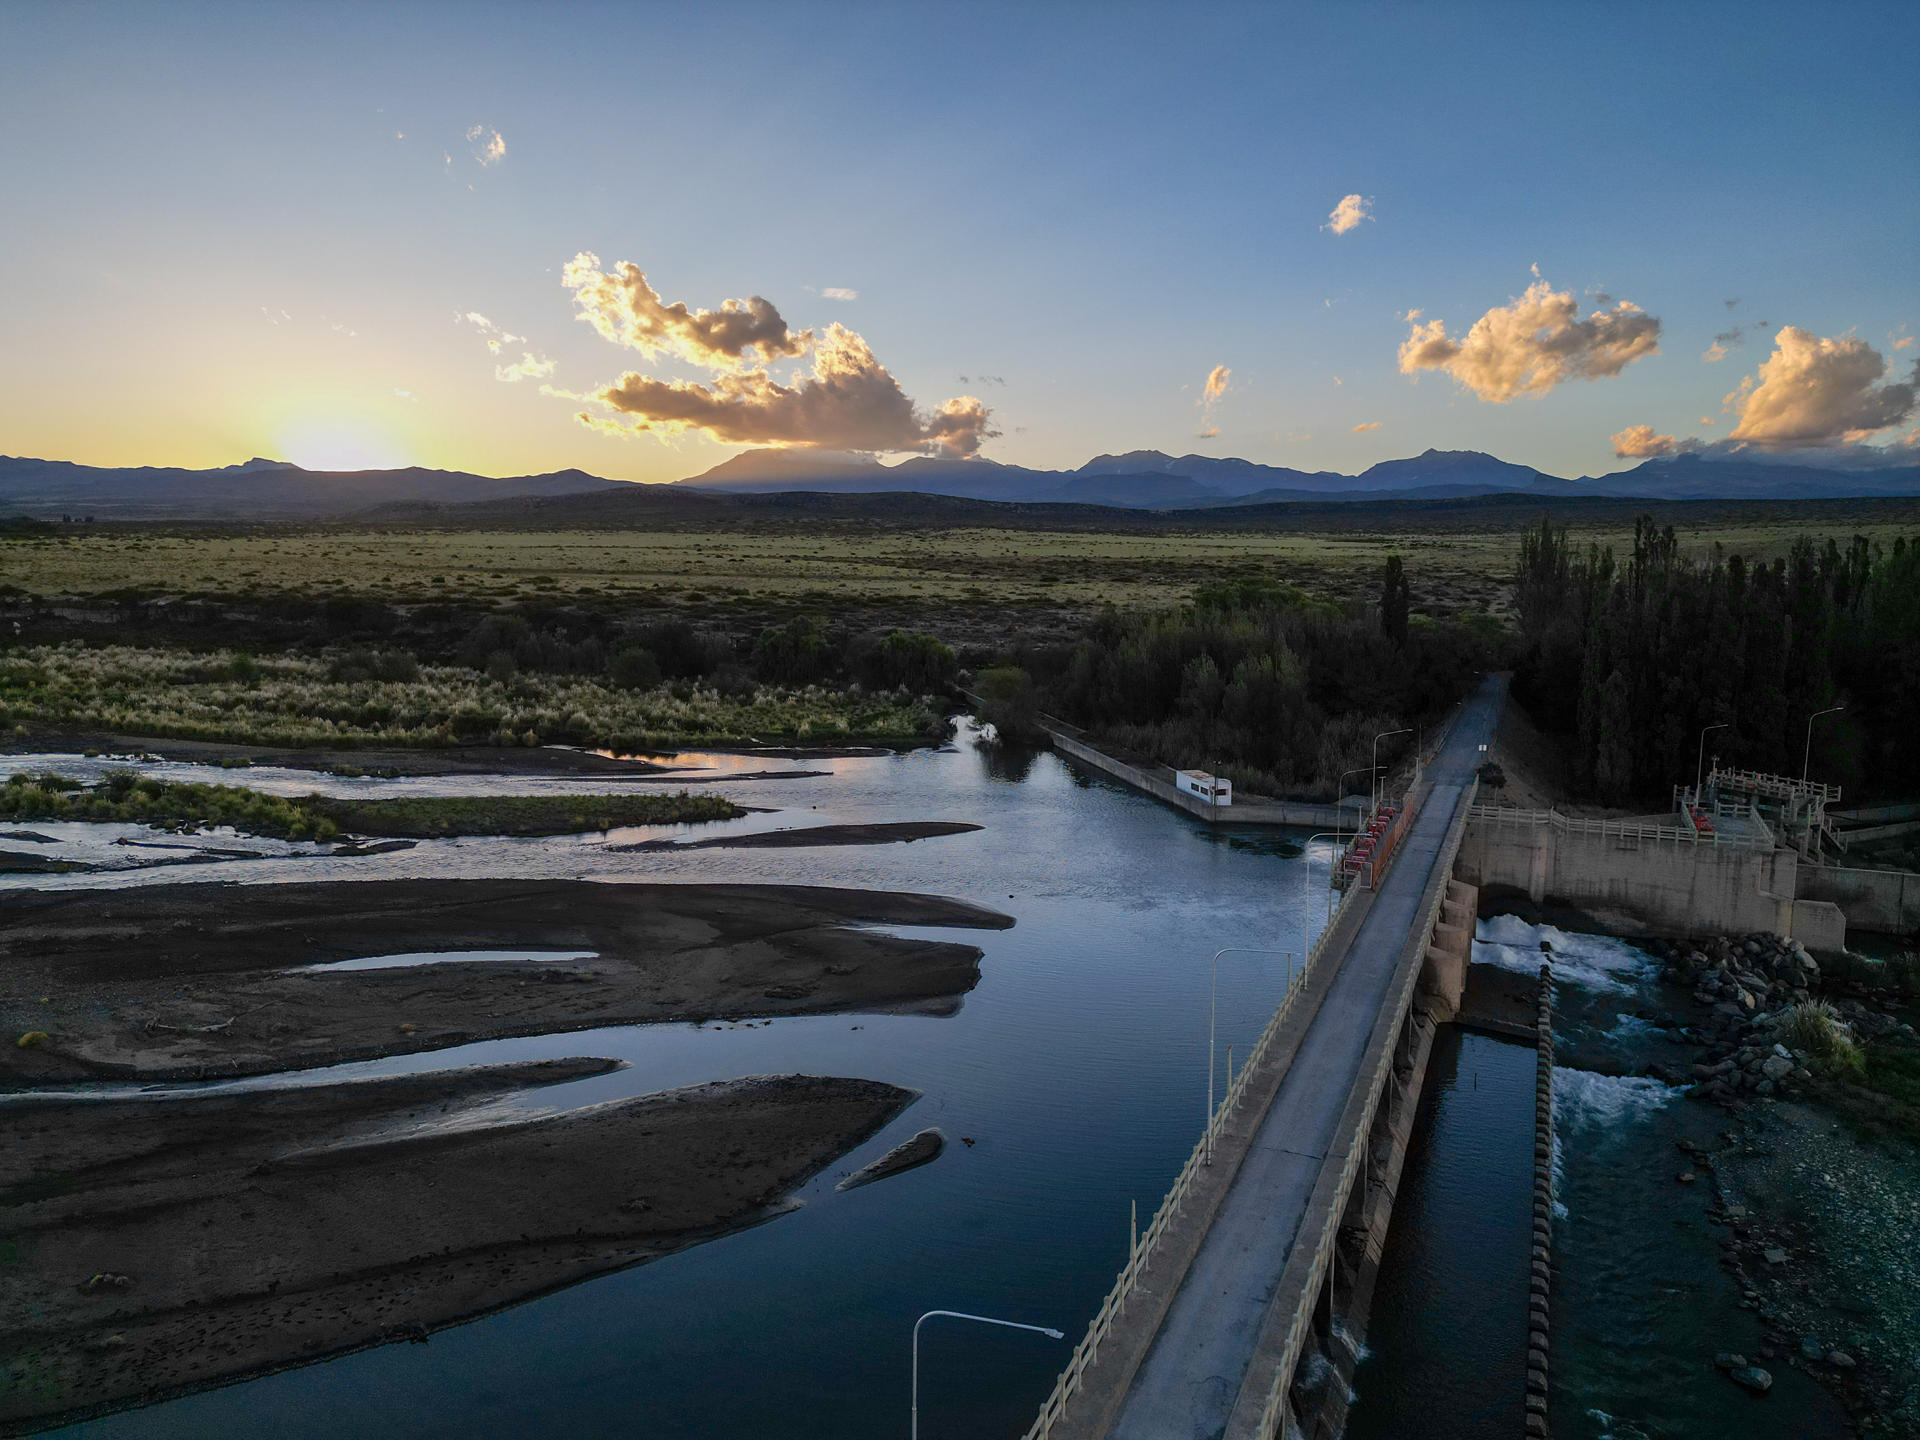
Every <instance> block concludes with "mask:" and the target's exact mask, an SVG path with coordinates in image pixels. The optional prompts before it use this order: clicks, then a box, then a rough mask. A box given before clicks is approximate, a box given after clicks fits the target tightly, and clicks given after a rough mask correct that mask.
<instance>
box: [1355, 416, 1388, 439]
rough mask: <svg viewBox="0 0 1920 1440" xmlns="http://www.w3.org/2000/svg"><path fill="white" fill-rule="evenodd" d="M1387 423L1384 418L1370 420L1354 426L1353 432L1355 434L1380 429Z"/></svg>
mask: <svg viewBox="0 0 1920 1440" xmlns="http://www.w3.org/2000/svg"><path fill="white" fill-rule="evenodd" d="M1386 423H1387V422H1386V421H1384V420H1368V421H1365V422H1363V423H1362V424H1359V425H1356V426H1354V427H1353V433H1354V434H1355V435H1363V434H1365V433H1366V432H1367V431H1369V430H1378V429H1379V428H1380V427H1381V426H1382V425H1384V424H1386Z"/></svg>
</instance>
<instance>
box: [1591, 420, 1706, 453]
mask: <svg viewBox="0 0 1920 1440" xmlns="http://www.w3.org/2000/svg"><path fill="white" fill-rule="evenodd" d="M1700 448H1701V445H1700V442H1699V441H1698V440H1676V439H1674V437H1673V436H1671V435H1656V434H1655V433H1654V431H1653V427H1652V426H1651V425H1629V426H1628V427H1627V428H1626V429H1625V430H1621V431H1617V432H1616V433H1615V434H1614V436H1613V453H1614V454H1615V455H1617V456H1619V457H1620V458H1621V459H1622V460H1651V459H1653V458H1655V457H1656V456H1660V455H1691V454H1693V453H1694V452H1695V451H1697V450H1699V449H1700Z"/></svg>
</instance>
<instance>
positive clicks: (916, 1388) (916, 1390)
mask: <svg viewBox="0 0 1920 1440" xmlns="http://www.w3.org/2000/svg"><path fill="white" fill-rule="evenodd" d="M936 1315H945V1316H948V1317H949V1318H951V1319H954V1320H977V1321H979V1322H980V1324H982V1325H1004V1326H1006V1327H1007V1328H1008V1329H1009V1330H1031V1331H1033V1332H1034V1334H1036V1335H1045V1336H1046V1337H1047V1338H1048V1339H1049V1340H1064V1339H1066V1338H1067V1337H1066V1336H1065V1335H1064V1334H1063V1333H1062V1332H1060V1331H1058V1330H1050V1329H1048V1328H1047V1327H1046V1326H1045V1325H1022V1324H1021V1323H1020V1322H1019V1321H1018V1320H996V1319H994V1318H993V1317H992V1316H991V1315H969V1314H967V1313H966V1312H965V1311H962V1310H929V1311H927V1313H926V1314H924V1315H922V1316H921V1317H920V1318H919V1319H918V1320H916V1321H914V1322H913V1440H920V1327H921V1326H922V1325H924V1324H926V1323H927V1321H929V1320H931V1319H932V1318H933V1317H934V1316H936Z"/></svg>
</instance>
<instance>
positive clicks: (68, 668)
mask: <svg viewBox="0 0 1920 1440" xmlns="http://www.w3.org/2000/svg"><path fill="white" fill-rule="evenodd" d="M493 655H494V658H496V659H498V660H499V661H500V663H498V664H495V663H492V661H491V660H489V661H488V662H487V664H486V668H484V669H479V670H476V669H471V668H468V667H467V666H465V665H417V664H414V663H413V662H412V661H411V660H410V658H409V657H404V656H395V655H393V654H391V653H373V654H372V655H370V656H367V655H360V654H347V655H333V656H326V655H315V656H308V655H279V656H272V657H265V656H263V657H260V658H257V659H256V658H254V657H251V656H246V655H241V654H236V653H233V652H229V651H220V652H215V653H211V654H209V653H202V652H193V651H180V650H159V649H144V648H136V647H132V646H122V645H105V646H99V647H95V648H89V647H86V646H84V645H80V644H74V643H70V644H63V645H55V646H38V647H33V648H29V649H20V650H14V651H11V652H9V653H7V654H6V655H5V656H4V658H0V719H4V720H5V721H6V722H9V723H13V724H21V723H29V724H39V725H46V726H54V727H60V728H67V729H78V730H95V731H105V732H108V733H111V734H118V735H152V736H168V737H173V738H178V739H191V740H213V741H225V742H230V743H235V744H254V745H283V746H289V747H295V748H319V749H323V748H332V747H346V746H433V745H456V744H464V745H475V744H493V745H542V744H554V743H561V744H572V745H590V746H598V747H606V748H611V749H616V750H621V751H629V752H631V751H643V750H652V749H673V748H684V747H687V746H695V745H724V744H743V743H745V744H751V743H787V744H792V743H807V744H835V743H848V742H854V741H877V742H909V741H923V740H925V739H928V738H930V737H932V736H935V735H937V734H938V733H939V732H940V730H941V728H942V726H943V723H944V721H943V717H942V716H941V714H940V711H939V707H938V705H936V704H935V703H934V702H932V701H931V700H930V699H929V698H928V697H926V696H924V695H917V694H915V693H914V692H913V691H912V690H911V689H909V688H908V687H907V686H905V685H904V684H903V685H901V686H899V687H896V688H893V689H889V690H884V691H873V690H870V689H862V688H857V687H851V686H850V687H847V688H836V687H832V686H829V685H824V684H815V683H790V684H778V683H760V682H756V681H752V680H749V679H735V680H732V681H730V682H729V683H728V684H727V685H726V686H725V687H724V688H723V687H722V686H721V685H720V684H718V683H714V682H711V681H703V680H700V679H693V678H689V679H675V680H671V681H666V682H663V681H662V680H661V679H660V672H659V671H658V670H657V669H656V670H652V671H648V669H647V664H646V663H642V662H641V660H640V659H639V657H633V658H632V660H631V663H630V664H629V665H628V666H627V667H625V669H626V673H625V674H623V675H622V677H621V678H622V679H623V680H625V679H631V680H635V681H643V682H645V683H644V684H643V685H641V686H640V687H639V688H630V687H629V686H627V685H625V684H622V683H619V682H618V681H616V680H615V679H614V678H613V677H612V676H611V675H607V674H554V673H537V672H535V673H526V672H523V671H522V670H521V669H520V668H519V667H518V665H517V662H515V661H514V659H513V656H512V655H511V654H510V653H508V652H506V651H496V652H493ZM922 658H923V657H921V656H919V655H918V654H915V653H912V652H911V647H908V653H905V654H903V655H902V656H901V657H900V659H901V661H902V664H903V668H910V667H911V666H912V665H913V664H916V663H920V662H921V661H922ZM950 658H951V657H950V655H949V656H948V660H949V662H950ZM647 660H648V661H649V662H651V661H652V657H651V656H649V657H647ZM801 668H802V667H801V666H800V665H798V664H797V663H796V664H794V665H793V666H792V667H791V669H792V671H794V672H797V671H799V670H800V669H801ZM923 668H924V667H923Z"/></svg>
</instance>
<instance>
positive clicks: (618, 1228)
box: [0, 1059, 913, 1434]
mask: <svg viewBox="0 0 1920 1440" xmlns="http://www.w3.org/2000/svg"><path fill="white" fill-rule="evenodd" d="M610 1063H611V1062H607V1061H599V1060H587V1059H583V1060H565V1061H551V1062H542V1063H535V1064H528V1065H517V1066H499V1067H492V1068H489V1069H484V1070H469V1071H460V1072H453V1073H452V1074H441V1075H424V1076H407V1077H398V1078H393V1079H386V1080H377V1081H364V1082H359V1083H355V1084H344V1085H328V1086H312V1087H302V1088H293V1089H284V1090H276V1091H265V1092H259V1091H256V1092H252V1093H247V1094H243V1095H232V1094H229V1095H219V1094H214V1095H200V1096H185V1097H182V1096H169V1097H156V1098H146V1097H136V1098H131V1099H126V1100H115V1101H91V1102H90V1101H73V1100H47V1101H32V1102H20V1101H16V1102H12V1103H10V1104H9V1105H7V1106H6V1107H5V1109H4V1111H0V1113H4V1114H5V1116H6V1122H7V1127H8V1144H7V1146H6V1147H5V1148H4V1150H0V1249H3V1250H4V1252H5V1254H6V1257H7V1260H8V1262H9V1263H8V1265H7V1272H6V1273H7V1283H6V1285H5V1286H3V1287H0V1433H7V1434H12V1433H21V1432H23V1431H25V1430H28V1429H32V1428H37V1426H38V1424H40V1423H44V1422H45V1421H46V1420H47V1419H49V1418H50V1417H53V1416H56V1415H60V1416H70V1415H73V1414H75V1413H76V1412H77V1413H86V1412H89V1411H98V1410H101V1409H110V1408H113V1407H115V1406H118V1405H126V1404H131V1403H142V1402H145V1401H148V1400H151V1399H154V1398H157V1397H158V1396H161V1395H164V1394H168V1393H175V1392H179V1391H182V1390H189V1389H194V1388H198V1387H201V1386H204V1385H207V1384H211V1383H216V1382H219V1381H223V1380H228V1379H231V1378H234V1377H236V1376H239V1375H245V1374H251V1373H258V1372H261V1371H265V1370H271V1369H275V1368H280V1367H284V1366H287V1365H291V1364H298V1363H304V1362H306V1361H310V1360H313V1359H317V1358H319V1357H321V1356H324V1355H329V1354H334V1353H339V1352H341V1351H344V1350H349V1349H354V1348H358V1347H362V1346H366V1345H370V1344H378V1343H382V1342H386V1341H392V1340H396V1339H413V1340H425V1339H427V1338H428V1336H429V1335H430V1333H431V1332H432V1331H433V1330H434V1329H436V1328H438V1327H441V1326H444V1325H447V1324H450V1323H452V1322H455V1321H458V1320H461V1319H465V1318H469V1317H472V1316H475V1315H478V1314H482V1313H485V1312H487V1311H490V1310H494V1309H498V1308H500V1307H503V1306H506V1305H511V1304H514V1303H516V1302H518V1301H521V1300H524V1299H527V1298H529V1297H531V1296H533V1295H536V1294H540V1293H542V1292H545V1291H548V1290H552V1289H555V1288H558V1287H561V1286H564V1285H568V1284H572V1283H574V1282H576V1281H579V1280H582V1279H585V1278H587V1277H589V1276H592V1275H596V1274H602V1273H605V1272H607V1271H610V1270H615V1269H620V1268H623V1267H625V1266H629V1265H633V1264H637V1263H639V1262H641V1261H645V1260H649V1259H653V1258H656V1257H658V1256H661V1255H665V1254H668V1253H670V1252H672V1251H674V1250H677V1249H681V1248H684V1247H685V1246H687V1245H690V1244H693V1243H696V1242H698V1241H700V1240H704V1239H709V1238H712V1237H715V1236H717V1235H722V1234H725V1233H727V1232H729V1231H732V1230H736V1229H738V1228H740V1227H742V1226H744V1225H749V1224H754V1223H757V1222H759V1221H760V1220H763V1219H766V1218H769V1217H770V1216H772V1215H774V1214H777V1213H779V1210H780V1209H781V1208H782V1201H783V1198H784V1197H787V1196H788V1195H790V1193H791V1192H792V1191H793V1190H794V1189H795V1188H796V1187H797V1186H798V1185H800V1184H801V1183H803V1182H804V1181H805V1180H806V1178H807V1177H809V1176H811V1175H812V1174H814V1173H815V1172H817V1171H818V1170H820V1169H821V1168H822V1167H824V1166H826V1165H828V1164H830V1163H831V1162H832V1161H833V1160H834V1159H836V1158H838V1157H839V1156H841V1155H843V1154H845V1153H846V1152H847V1151H848V1150H849V1149H851V1148H852V1147H853V1146H855V1145H857V1144H859V1143H860V1142H861V1141H862V1140H864V1139H865V1138H866V1137H868V1136H869V1135H872V1134H873V1133H874V1132H876V1131H877V1130H878V1129H879V1128H880V1127H882V1126H883V1125H885V1124H886V1123H887V1122H888V1121H890V1120H891V1119H892V1118H893V1117H894V1116H895V1115H897V1114H899V1112H900V1111H901V1110H902V1109H903V1108H904V1107H905V1106H906V1105H907V1104H909V1103H910V1102H911V1100H912V1099H913V1094H912V1092H910V1091H907V1090H902V1089H899V1088H897V1087H895V1086H891V1085H884V1084H880V1083H878V1082H874V1081H867V1080H855V1079H831V1078H816V1077H810V1076H780V1077H771V1078H766V1077H763V1078H755V1079H743V1080H732V1081H725V1082H719V1083H715V1084H709V1085H700V1086H694V1087H691V1088H688V1089H684V1090H674V1091H667V1092H664V1093H661V1094H657V1095H647V1096H640V1097H636V1098H633V1099H628V1100H622V1101H615V1102H612V1103H609V1104H604V1105H598V1106H593V1107H590V1108H587V1109H584V1110H578V1111H572V1112H567V1113H562V1114H558V1115H546V1116H537V1117H535V1118H531V1119H528V1118H525V1117H524V1116H515V1115H511V1114H506V1113H502V1111H501V1110H500V1108H499V1104H498V1102H500V1101H502V1100H503V1099H505V1098H507V1097H508V1096H509V1095H510V1094H511V1093H512V1092H515V1091H522V1090H525V1089H526V1088H528V1087H531V1086H536V1085H543V1084H551V1083H555V1082H558V1081H563V1080H567V1079H573V1078H578V1077H579V1076H582V1075H586V1074H592V1073H595V1072H596V1071H599V1070H604V1069H606V1068H608V1067H609V1065H610ZM489 1105H492V1106H493V1107H494V1108H493V1109H492V1110H491V1111H489V1110H488V1109H487V1107H488V1106H489ZM135 1120H137V1122H138V1123H130V1122H133V1121H135ZM375 1216H377V1217H378V1223H377V1224H371V1223H369V1221H370V1219H372V1217H375Z"/></svg>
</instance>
